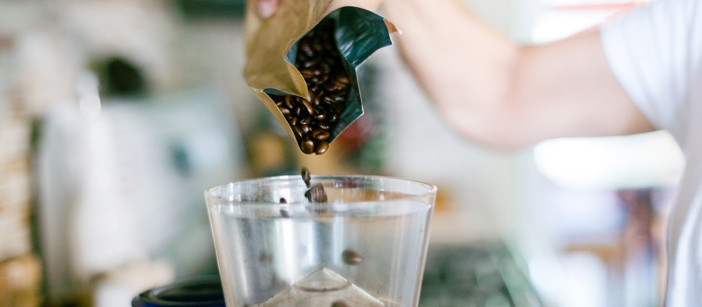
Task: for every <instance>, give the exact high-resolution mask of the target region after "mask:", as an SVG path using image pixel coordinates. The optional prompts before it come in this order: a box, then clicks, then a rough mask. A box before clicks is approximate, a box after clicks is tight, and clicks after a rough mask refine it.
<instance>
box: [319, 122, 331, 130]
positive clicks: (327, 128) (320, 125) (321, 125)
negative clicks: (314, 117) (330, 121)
mask: <svg viewBox="0 0 702 307" xmlns="http://www.w3.org/2000/svg"><path fill="white" fill-rule="evenodd" d="M317 128H319V129H322V130H329V125H327V124H323V123H319V124H317Z"/></svg>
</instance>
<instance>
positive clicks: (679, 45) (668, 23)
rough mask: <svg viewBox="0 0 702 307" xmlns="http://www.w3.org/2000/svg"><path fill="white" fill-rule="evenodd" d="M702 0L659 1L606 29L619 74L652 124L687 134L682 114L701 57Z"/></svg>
mask: <svg viewBox="0 0 702 307" xmlns="http://www.w3.org/2000/svg"><path fill="white" fill-rule="evenodd" d="M701 19H702V1H698V0H659V1H656V2H653V3H651V4H650V5H648V6H646V7H643V8H640V9H636V10H634V11H632V12H631V13H629V14H627V15H625V16H623V17H621V18H619V19H616V20H614V21H613V22H611V23H609V24H606V25H604V26H603V27H602V28H601V32H600V33H601V37H602V46H603V48H604V52H605V56H606V57H607V61H608V62H609V65H610V68H611V69H612V72H613V73H614V76H615V77H616V79H617V80H618V81H619V83H620V84H621V85H622V87H623V88H624V90H625V91H626V92H627V94H628V95H629V98H630V99H631V100H632V101H633V102H634V103H635V104H636V105H637V107H638V108H639V109H640V110H641V112H643V114H644V115H645V116H646V117H647V118H648V119H649V121H650V122H651V123H652V124H653V125H654V126H655V127H656V128H658V129H667V130H669V131H670V132H671V133H673V135H676V134H678V135H677V136H678V137H680V135H679V134H680V133H684V131H682V130H683V129H684V127H681V125H683V124H682V123H681V120H680V119H681V114H682V113H683V112H684V110H685V104H686V103H687V102H688V99H687V96H688V93H689V90H690V86H691V84H690V82H691V80H692V78H693V74H694V73H695V72H696V71H698V68H699V64H700V60H701V59H702V20H701Z"/></svg>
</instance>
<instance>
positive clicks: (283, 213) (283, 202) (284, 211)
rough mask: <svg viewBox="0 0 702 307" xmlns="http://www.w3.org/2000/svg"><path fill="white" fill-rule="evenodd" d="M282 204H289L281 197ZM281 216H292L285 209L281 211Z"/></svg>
mask: <svg viewBox="0 0 702 307" xmlns="http://www.w3.org/2000/svg"><path fill="white" fill-rule="evenodd" d="M280 203H281V204H287V203H288V202H287V201H286V200H285V198H284V197H281V198H280ZM280 215H281V216H282V217H290V214H289V213H288V210H285V209H282V208H281V209H280Z"/></svg>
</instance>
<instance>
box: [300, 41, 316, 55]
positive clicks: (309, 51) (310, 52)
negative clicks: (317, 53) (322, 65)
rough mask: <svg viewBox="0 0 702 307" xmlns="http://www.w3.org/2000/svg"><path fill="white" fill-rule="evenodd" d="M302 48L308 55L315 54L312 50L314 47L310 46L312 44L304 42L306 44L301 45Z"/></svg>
mask: <svg viewBox="0 0 702 307" xmlns="http://www.w3.org/2000/svg"><path fill="white" fill-rule="evenodd" d="M300 48H301V49H302V52H304V54H305V55H306V56H308V57H311V56H312V55H314V52H313V51H312V48H310V45H307V44H304V45H302V46H300Z"/></svg>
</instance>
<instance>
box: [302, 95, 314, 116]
mask: <svg viewBox="0 0 702 307" xmlns="http://www.w3.org/2000/svg"><path fill="white" fill-rule="evenodd" d="M302 105H303V106H305V111H307V114H309V115H313V114H314V109H313V108H312V103H311V102H309V100H306V99H305V100H302Z"/></svg>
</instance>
